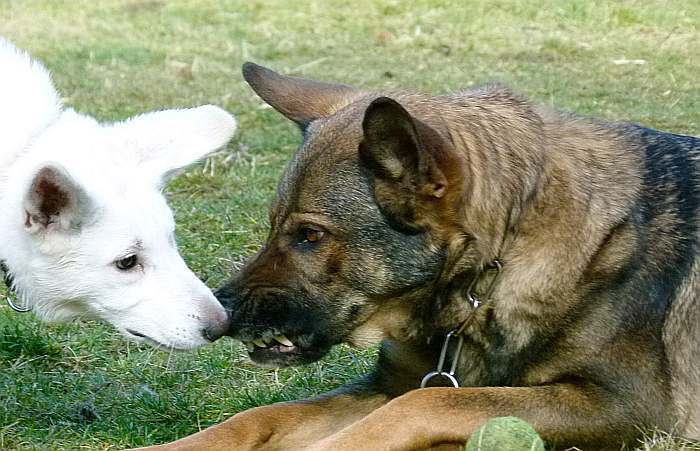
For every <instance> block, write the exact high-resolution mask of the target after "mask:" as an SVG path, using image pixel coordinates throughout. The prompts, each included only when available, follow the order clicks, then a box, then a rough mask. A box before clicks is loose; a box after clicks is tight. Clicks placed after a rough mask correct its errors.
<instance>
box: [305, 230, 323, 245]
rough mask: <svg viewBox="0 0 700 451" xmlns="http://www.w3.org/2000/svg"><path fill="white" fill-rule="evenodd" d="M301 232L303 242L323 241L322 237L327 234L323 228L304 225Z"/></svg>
mask: <svg viewBox="0 0 700 451" xmlns="http://www.w3.org/2000/svg"><path fill="white" fill-rule="evenodd" d="M300 232H301V240H300V242H301V243H317V242H319V241H321V238H323V236H324V235H325V234H326V232H324V231H323V230H317V229H312V228H310V227H304V228H303V229H301V231H300Z"/></svg>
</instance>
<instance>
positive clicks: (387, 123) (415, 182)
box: [359, 97, 447, 229]
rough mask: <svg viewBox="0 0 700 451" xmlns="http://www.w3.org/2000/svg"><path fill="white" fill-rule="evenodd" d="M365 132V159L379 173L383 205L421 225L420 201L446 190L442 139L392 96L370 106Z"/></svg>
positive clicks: (397, 218)
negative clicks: (439, 155)
mask: <svg viewBox="0 0 700 451" xmlns="http://www.w3.org/2000/svg"><path fill="white" fill-rule="evenodd" d="M362 130H363V134H364V139H363V141H362V143H360V148H359V152H360V161H361V162H362V164H363V165H364V166H365V167H366V168H367V169H369V171H370V172H371V173H372V175H373V177H374V193H375V197H376V200H377V203H378V204H379V207H380V208H381V209H382V211H384V213H385V214H387V215H388V216H389V218H390V219H391V220H392V221H394V222H395V223H397V224H401V225H403V226H406V227H408V228H410V229H417V228H420V218H419V217H418V213H419V212H418V208H417V207H418V205H419V203H420V202H423V201H425V200H430V199H439V198H441V197H443V196H444V195H445V192H446V190H447V178H446V177H445V175H444V173H443V172H442V171H441V170H440V168H439V167H438V165H437V163H436V161H435V155H434V153H435V152H436V151H441V150H442V149H440V147H441V146H443V145H444V144H443V141H442V138H440V136H439V135H438V133H437V132H436V131H435V130H433V129H432V128H430V127H429V126H428V125H426V124H424V123H422V122H420V121H419V120H417V119H415V118H413V117H412V116H411V115H410V114H409V112H408V111H406V110H405V109H404V108H403V107H402V106H401V105H400V104H399V103H398V102H396V101H395V100H393V99H390V98H388V97H380V98H378V99H375V100H374V101H372V103H371V104H370V105H369V106H368V107H367V110H366V111H365V117H364V120H363V121H362Z"/></svg>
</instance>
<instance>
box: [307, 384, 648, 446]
mask: <svg viewBox="0 0 700 451" xmlns="http://www.w3.org/2000/svg"><path fill="white" fill-rule="evenodd" d="M497 416H517V417H520V418H523V419H525V420H526V421H528V422H530V423H531V424H532V425H533V426H534V427H535V429H536V430H537V432H538V433H540V435H541V436H542V438H543V439H544V440H545V441H547V442H549V443H552V444H556V445H557V446H564V447H567V446H568V445H571V444H574V443H575V444H577V445H579V446H582V445H584V446H585V445H586V444H588V446H589V447H590V449H596V450H598V449H604V446H603V447H602V446H600V444H601V443H605V444H608V446H609V444H610V443H618V442H622V441H623V440H625V439H629V438H630V436H631V435H633V434H635V433H636V430H635V428H634V426H633V425H632V424H631V423H633V420H632V419H631V415H629V413H627V414H626V413H625V409H624V407H623V406H621V405H620V404H619V403H616V402H615V400H614V398H612V397H611V395H610V394H606V392H603V391H602V390H599V389H596V388H592V387H589V388H586V387H583V386H577V385H573V384H560V385H551V386H542V387H515V388H514V387H498V388H427V389H421V390H414V391H411V392H409V393H406V394H405V395H403V396H400V397H398V398H396V399H394V400H393V401H391V402H389V403H388V404H386V405H385V406H383V407H381V408H379V409H377V410H376V411H374V412H373V413H371V414H370V415H368V416H366V417H365V418H363V419H361V420H360V421H357V422H356V423H354V424H351V425H350V426H348V427H346V428H345V429H343V430H342V431H339V432H337V433H335V434H333V435H331V436H328V437H326V438H325V439H322V440H320V441H319V442H317V443H316V444H315V445H314V446H312V447H309V448H307V449H308V450H315V451H320V450H333V451H351V450H358V449H376V450H387V451H388V450H425V449H431V448H433V447H438V446H440V445H442V446H449V445H453V446H455V449H458V448H457V446H459V445H461V446H463V445H464V443H465V442H466V441H467V439H468V438H469V436H470V434H471V433H472V432H473V431H474V430H475V429H476V428H477V427H479V426H480V425H482V424H483V423H484V422H486V421H487V420H488V419H489V418H493V417H497ZM589 447H585V448H584V449H589ZM617 449H619V446H618V447H617Z"/></svg>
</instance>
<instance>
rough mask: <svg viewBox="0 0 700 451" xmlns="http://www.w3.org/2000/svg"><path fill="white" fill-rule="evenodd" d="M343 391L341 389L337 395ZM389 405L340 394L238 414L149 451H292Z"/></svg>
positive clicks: (383, 398)
mask: <svg viewBox="0 0 700 451" xmlns="http://www.w3.org/2000/svg"><path fill="white" fill-rule="evenodd" d="M341 390H342V389H341ZM386 402H387V398H386V396H384V395H377V394H367V393H363V392H353V393H348V392H346V391H344V390H343V391H338V392H336V394H333V393H330V394H327V395H324V396H321V397H319V398H315V399H310V400H304V401H295V402H284V403H278V404H273V405H270V406H264V407H257V408H255V409H250V410H246V411H244V412H241V413H239V414H237V415H235V416H233V417H232V418H230V419H228V420H227V421H225V422H223V423H220V424H217V425H215V426H212V427H210V428H208V429H205V430H203V431H201V432H198V433H196V434H193V435H190V436H189V437H185V438H183V439H181V440H177V441H175V442H172V443H168V444H165V445H159V446H153V447H149V448H145V449H152V450H172V451H175V450H177V451H185V450H192V451H194V450H222V451H223V450H234V449H235V450H236V451H244V450H285V451H286V450H291V449H304V448H305V447H306V446H308V445H310V444H312V443H315V442H317V441H318V440H320V439H322V438H323V437H326V436H328V435H331V434H333V433H335V432H337V431H339V430H341V429H342V428H344V427H347V426H349V425H350V424H352V423H354V422H356V421H358V420H360V419H362V418H363V417H365V416H366V415H368V414H369V413H371V412H372V411H374V410H376V409H378V408H379V407H381V406H382V405H383V404H385V403H386Z"/></svg>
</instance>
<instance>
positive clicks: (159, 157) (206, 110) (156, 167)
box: [113, 105, 236, 185]
mask: <svg viewBox="0 0 700 451" xmlns="http://www.w3.org/2000/svg"><path fill="white" fill-rule="evenodd" d="M113 127H114V130H115V131H116V132H117V133H119V134H120V135H121V137H122V141H123V142H127V143H131V144H135V145H136V148H137V149H136V153H137V154H136V156H135V159H136V164H137V165H138V167H139V170H142V171H146V172H147V173H148V175H149V176H150V177H153V178H154V179H155V180H156V182H157V183H158V184H160V185H162V184H164V183H165V182H167V181H168V180H169V179H170V178H172V177H173V176H174V175H175V174H177V173H178V171H180V170H181V169H183V168H185V167H186V166H188V165H190V164H192V163H194V162H195V161H197V160H200V159H202V158H204V157H205V156H207V155H208V154H210V153H211V152H213V151H215V150H217V149H219V148H220V147H223V146H224V145H226V143H227V142H228V141H229V139H231V137H232V136H233V134H234V132H235V131H236V120H235V119H234V118H233V116H231V115H230V114H229V113H227V112H226V111H224V110H222V109H221V108H219V107H216V106H213V105H205V106H200V107H197V108H188V109H181V110H164V111H156V112H153V113H147V114H143V115H140V116H136V117H134V118H132V119H129V120H127V121H125V122H121V123H118V124H115V125H114V126H113Z"/></svg>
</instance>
